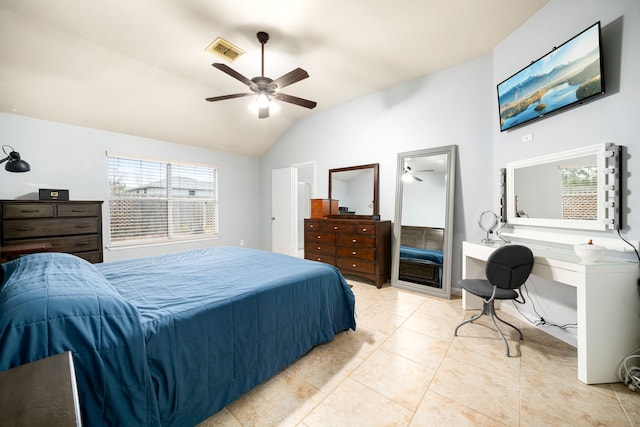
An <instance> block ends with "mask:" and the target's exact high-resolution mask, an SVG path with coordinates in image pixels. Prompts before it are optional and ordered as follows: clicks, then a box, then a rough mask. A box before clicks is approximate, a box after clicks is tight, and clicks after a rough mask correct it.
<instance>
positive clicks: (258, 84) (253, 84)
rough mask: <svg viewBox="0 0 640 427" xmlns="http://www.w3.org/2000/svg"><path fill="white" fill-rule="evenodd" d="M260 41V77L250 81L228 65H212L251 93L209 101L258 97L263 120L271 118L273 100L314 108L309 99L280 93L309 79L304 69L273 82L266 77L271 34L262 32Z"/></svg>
mask: <svg viewBox="0 0 640 427" xmlns="http://www.w3.org/2000/svg"><path fill="white" fill-rule="evenodd" d="M257 37H258V41H259V42H260V44H261V45H262V73H261V75H260V76H259V77H254V78H252V79H248V78H246V77H245V76H243V75H242V74H240V73H238V72H237V71H235V70H234V69H233V68H231V67H229V66H228V65H226V64H220V63H214V64H212V65H213V66H214V67H216V68H217V69H218V70H220V71H223V72H225V73H227V74H229V75H230V76H231V77H233V78H234V79H237V80H239V81H241V82H242V83H244V84H245V85H247V86H249V89H250V90H251V92H250V93H234V94H231V95H223V96H214V97H211V98H206V100H207V101H210V102H215V101H223V100H225V99H232V98H241V97H244V96H257V102H258V117H259V118H261V119H264V118H267V117H269V104H270V103H271V99H272V98H273V99H277V100H279V101H283V102H288V103H290V104H295V105H299V106H301V107H305V108H314V107H315V106H316V105H317V104H316V102H314V101H309V100H308V99H303V98H298V97H296V96H291V95H287V94H285V93H281V92H278V91H279V90H280V89H282V88H283V87H286V86H289V85H291V84H293V83H296V82H299V81H300V80H304V79H306V78H307V77H309V73H307V72H306V71H305V70H303V69H302V68H296V69H295V70H293V71H290V72H288V73H287V74H285V75H283V76H281V77H278V78H277V79H275V80H273V79H271V78H269V77H265V75H264V45H265V44H266V43H267V41H268V40H269V34H267V33H265V32H264V31H260V32H259V33H258V34H257Z"/></svg>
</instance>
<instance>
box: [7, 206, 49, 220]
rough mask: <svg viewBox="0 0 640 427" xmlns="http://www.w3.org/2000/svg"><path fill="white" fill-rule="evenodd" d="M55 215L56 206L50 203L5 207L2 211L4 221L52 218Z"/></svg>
mask: <svg viewBox="0 0 640 427" xmlns="http://www.w3.org/2000/svg"><path fill="white" fill-rule="evenodd" d="M54 214H55V205H53V204H48V203H34V204H28V203H24V204H23V203H18V204H15V205H4V209H3V210H2V217H3V218H4V219H13V218H52V217H53V216H54Z"/></svg>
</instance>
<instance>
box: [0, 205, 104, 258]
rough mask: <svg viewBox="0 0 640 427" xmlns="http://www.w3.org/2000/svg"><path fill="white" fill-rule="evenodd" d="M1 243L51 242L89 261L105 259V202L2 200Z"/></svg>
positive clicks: (54, 245)
mask: <svg viewBox="0 0 640 427" xmlns="http://www.w3.org/2000/svg"><path fill="white" fill-rule="evenodd" d="M0 221H1V222H2V226H1V227H0V246H3V247H4V246H10V245H23V244H28V243H48V244H50V245H51V249H50V250H51V251H53V252H66V253H70V254H73V255H76V256H79V257H81V258H84V259H86V260H87V261H89V262H93V263H96V262H102V202H101V201H55V200H46V201H45V200H0Z"/></svg>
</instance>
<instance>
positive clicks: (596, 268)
mask: <svg viewBox="0 0 640 427" xmlns="http://www.w3.org/2000/svg"><path fill="white" fill-rule="evenodd" d="M519 244H522V243H519ZM526 246H529V247H530V248H531V250H532V251H533V254H534V265H533V270H532V272H531V274H532V275H535V276H539V277H541V278H544V279H547V280H551V281H554V282H558V283H560V284H565V285H569V286H572V287H575V288H576V299H577V309H576V311H577V323H578V379H579V380H580V381H582V382H584V383H586V384H599V383H612V382H619V381H620V379H619V378H618V369H619V367H620V363H621V362H622V359H623V358H624V357H625V356H626V355H627V354H628V353H630V352H631V351H633V350H635V349H636V348H638V346H640V296H639V295H638V288H637V286H636V282H637V280H638V264H637V263H636V262H630V261H623V260H611V259H604V260H600V261H599V262H595V263H584V262H581V261H580V260H579V258H578V257H577V256H576V255H574V254H573V253H570V252H564V251H559V250H554V249H551V248H545V247H544V246H534V245H526ZM498 247H499V245H497V244H496V245H491V244H481V243H475V242H463V244H462V256H463V261H462V277H463V278H485V274H484V267H485V261H486V260H487V258H488V257H489V255H491V253H492V252H493V251H494V250H495V249H496V248H498ZM462 305H463V308H464V309H465V310H469V309H477V308H481V307H482V301H481V300H480V299H479V298H477V297H475V296H474V295H471V294H467V293H466V292H465V291H464V290H463V292H462ZM525 340H526V337H525Z"/></svg>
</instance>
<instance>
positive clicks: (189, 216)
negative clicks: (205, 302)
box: [107, 156, 218, 245]
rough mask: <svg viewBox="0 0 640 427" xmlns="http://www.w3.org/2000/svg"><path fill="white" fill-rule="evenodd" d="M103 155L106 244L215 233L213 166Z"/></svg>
mask: <svg viewBox="0 0 640 427" xmlns="http://www.w3.org/2000/svg"><path fill="white" fill-rule="evenodd" d="M107 158H108V164H109V168H108V169H109V212H110V230H111V244H113V245H118V244H134V243H144V242H152V241H164V240H171V239H191V238H199V237H211V236H216V235H218V182H217V181H218V180H217V176H218V173H217V172H218V171H217V169H215V168H212V167H211V168H209V167H203V166H196V165H187V164H179V163H167V162H160V161H152V160H141V159H133V158H126V157H120V156H118V157H116V156H108V157H107Z"/></svg>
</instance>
